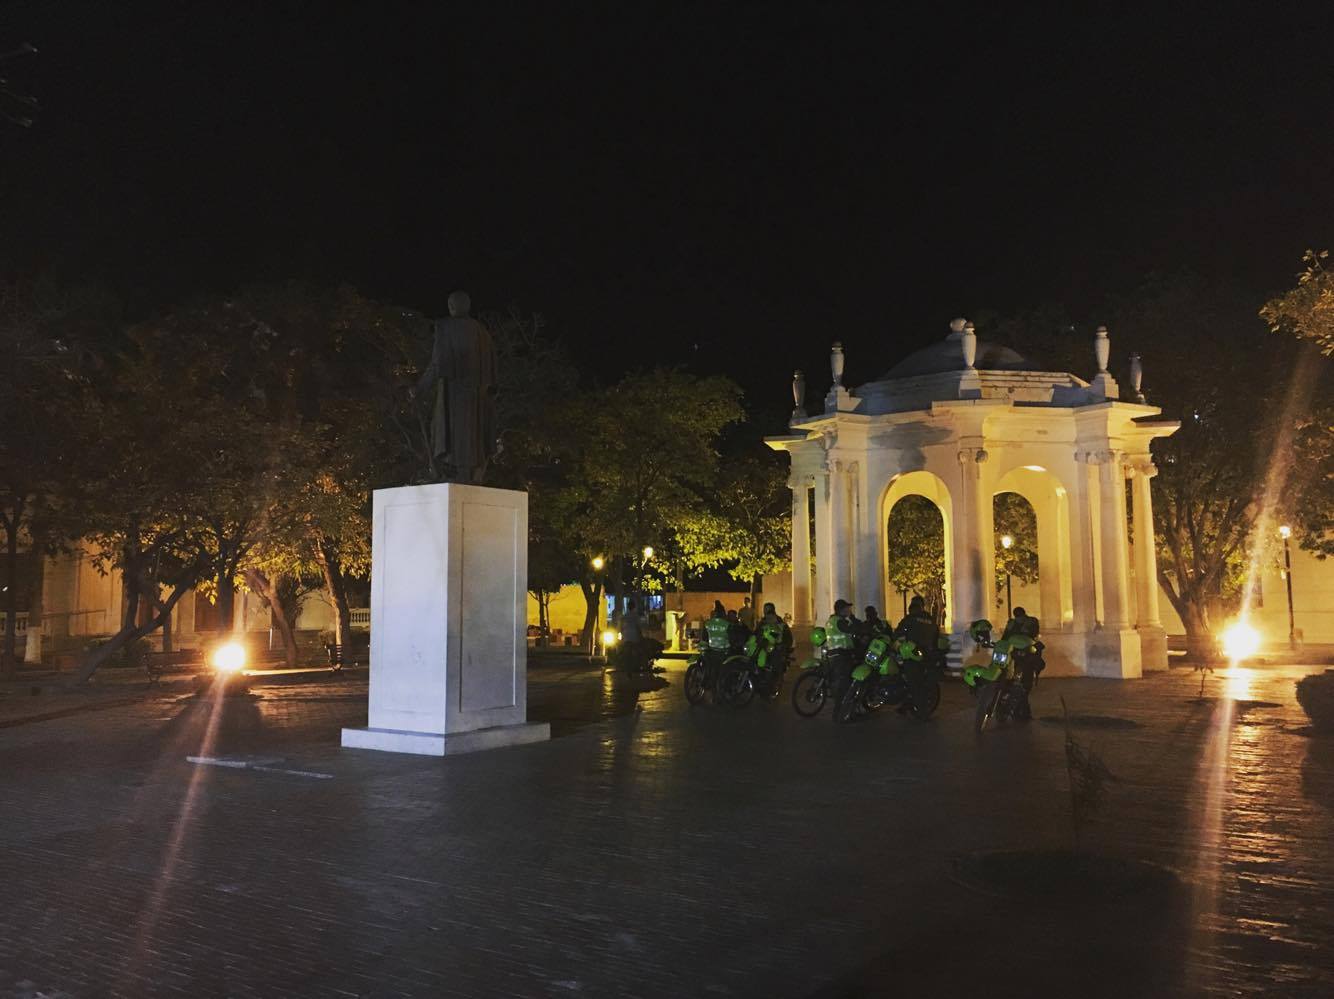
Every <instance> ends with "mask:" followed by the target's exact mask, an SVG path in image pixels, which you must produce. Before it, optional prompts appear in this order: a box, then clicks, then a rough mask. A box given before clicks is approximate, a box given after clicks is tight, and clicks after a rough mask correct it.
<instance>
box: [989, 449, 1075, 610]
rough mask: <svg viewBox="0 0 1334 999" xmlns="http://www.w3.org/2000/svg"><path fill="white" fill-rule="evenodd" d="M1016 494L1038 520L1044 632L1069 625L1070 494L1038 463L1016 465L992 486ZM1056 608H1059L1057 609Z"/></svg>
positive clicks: (1071, 600) (1071, 602) (1071, 606)
mask: <svg viewBox="0 0 1334 999" xmlns="http://www.w3.org/2000/svg"><path fill="white" fill-rule="evenodd" d="M998 493H1018V494H1019V495H1020V496H1022V497H1023V498H1024V499H1026V500H1027V501H1028V502H1029V504H1030V505H1031V506H1032V507H1033V512H1034V514H1036V516H1037V522H1038V592H1039V594H1040V599H1041V602H1042V627H1043V630H1044V631H1056V630H1067V629H1069V628H1070V627H1072V625H1073V622H1074V617H1075V612H1074V583H1073V581H1074V576H1073V571H1072V566H1071V552H1070V495H1069V492H1068V491H1067V490H1066V488H1065V486H1064V485H1063V484H1062V482H1061V480H1060V479H1059V478H1058V477H1057V476H1056V475H1055V474H1053V473H1052V472H1050V471H1049V470H1047V469H1046V468H1044V467H1043V466H1041V465H1018V466H1016V467H1014V468H1011V469H1010V470H1009V471H1007V472H1006V473H1005V474H1004V475H1002V476H1000V478H998V479H997V480H996V482H995V485H994V487H993V488H992V497H993V499H994V497H995V496H996V494H998ZM1057 609H1059V610H1057Z"/></svg>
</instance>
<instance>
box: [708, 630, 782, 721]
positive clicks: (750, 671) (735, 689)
mask: <svg viewBox="0 0 1334 999" xmlns="http://www.w3.org/2000/svg"><path fill="white" fill-rule="evenodd" d="M782 643H783V629H782V628H781V627H779V626H778V625H775V624H766V625H764V626H763V627H762V628H760V631H759V634H756V635H751V636H750V637H749V638H748V639H746V644H745V646H744V647H743V649H742V650H741V652H739V653H738V654H736V655H734V656H731V657H729V658H728V659H727V661H726V662H724V663H723V665H722V671H721V673H720V675H719V678H718V699H719V700H721V701H722V702H723V703H724V704H727V705H730V706H731V707H734V708H744V707H745V706H746V705H747V704H749V703H750V702H751V700H752V699H754V697H755V695H756V694H759V695H760V696H761V697H763V698H764V699H765V700H766V701H774V700H777V699H778V696H779V695H780V694H781V693H782V692H783V675H784V673H786V672H787V658H788V657H787V655H786V654H785V652H784V650H783V648H782Z"/></svg>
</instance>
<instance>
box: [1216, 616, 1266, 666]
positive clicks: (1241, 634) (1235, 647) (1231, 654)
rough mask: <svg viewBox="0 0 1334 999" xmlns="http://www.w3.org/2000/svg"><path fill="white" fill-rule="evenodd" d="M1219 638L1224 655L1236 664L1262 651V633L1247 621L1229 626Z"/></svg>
mask: <svg viewBox="0 0 1334 999" xmlns="http://www.w3.org/2000/svg"><path fill="white" fill-rule="evenodd" d="M1219 638H1220V639H1222V642H1223V655H1225V656H1227V657H1228V658H1229V659H1231V660H1232V661H1233V662H1234V663H1239V662H1241V661H1242V660H1243V659H1248V658H1250V657H1251V656H1253V655H1255V653H1257V652H1258V651H1260V633H1259V632H1258V631H1256V630H1255V629H1254V628H1252V627H1251V626H1250V625H1249V624H1247V623H1246V622H1245V621H1238V622H1236V623H1235V624H1232V625H1229V626H1228V628H1227V629H1226V630H1225V631H1224V632H1223V634H1222V635H1220V636H1219Z"/></svg>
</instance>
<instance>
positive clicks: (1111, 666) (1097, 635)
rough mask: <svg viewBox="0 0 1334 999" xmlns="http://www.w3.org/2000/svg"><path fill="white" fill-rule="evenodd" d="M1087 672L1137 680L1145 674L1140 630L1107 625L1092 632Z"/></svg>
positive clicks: (1089, 640) (1093, 674)
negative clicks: (1112, 627)
mask: <svg viewBox="0 0 1334 999" xmlns="http://www.w3.org/2000/svg"><path fill="white" fill-rule="evenodd" d="M1085 654H1086V655H1087V657H1088V659H1087V666H1086V668H1085V672H1086V673H1087V675H1089V676H1105V677H1111V678H1113V679H1117V680H1134V679H1138V678H1139V677H1141V676H1143V675H1144V670H1143V667H1142V665H1141V663H1142V660H1141V658H1140V655H1141V653H1140V637H1139V632H1138V631H1136V630H1135V629H1134V628H1117V629H1111V628H1103V629H1102V630H1101V631H1093V632H1089V635H1088V645H1087V651H1086V653H1085Z"/></svg>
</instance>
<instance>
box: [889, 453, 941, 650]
mask: <svg viewBox="0 0 1334 999" xmlns="http://www.w3.org/2000/svg"><path fill="white" fill-rule="evenodd" d="M905 496H921V497H922V498H923V499H926V500H929V501H930V502H931V503H933V504H935V507H936V509H937V510H939V511H940V520H941V527H942V528H943V530H944V544H945V623H944V626H943V631H944V632H945V633H946V634H948V633H950V632H951V631H952V630H953V620H954V603H955V600H954V502H953V499H952V497H951V496H950V490H949V486H947V485H946V484H945V481H944V480H943V479H941V478H940V477H939V476H938V475H935V474H933V473H931V472H927V471H914V472H901V473H899V474H898V475H896V476H894V477H893V478H891V479H890V480H889V482H888V483H887V484H886V485H885V489H884V491H883V492H882V493H881V495H880V506H879V517H880V534H879V536H880V578H881V579H883V580H888V579H889V514H890V511H892V510H893V509H894V504H895V503H897V502H898V501H899V500H901V499H903V498H904V497H905ZM886 595H888V586H886ZM885 613H886V615H887V616H890V612H889V610H888V608H886V610H885Z"/></svg>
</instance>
